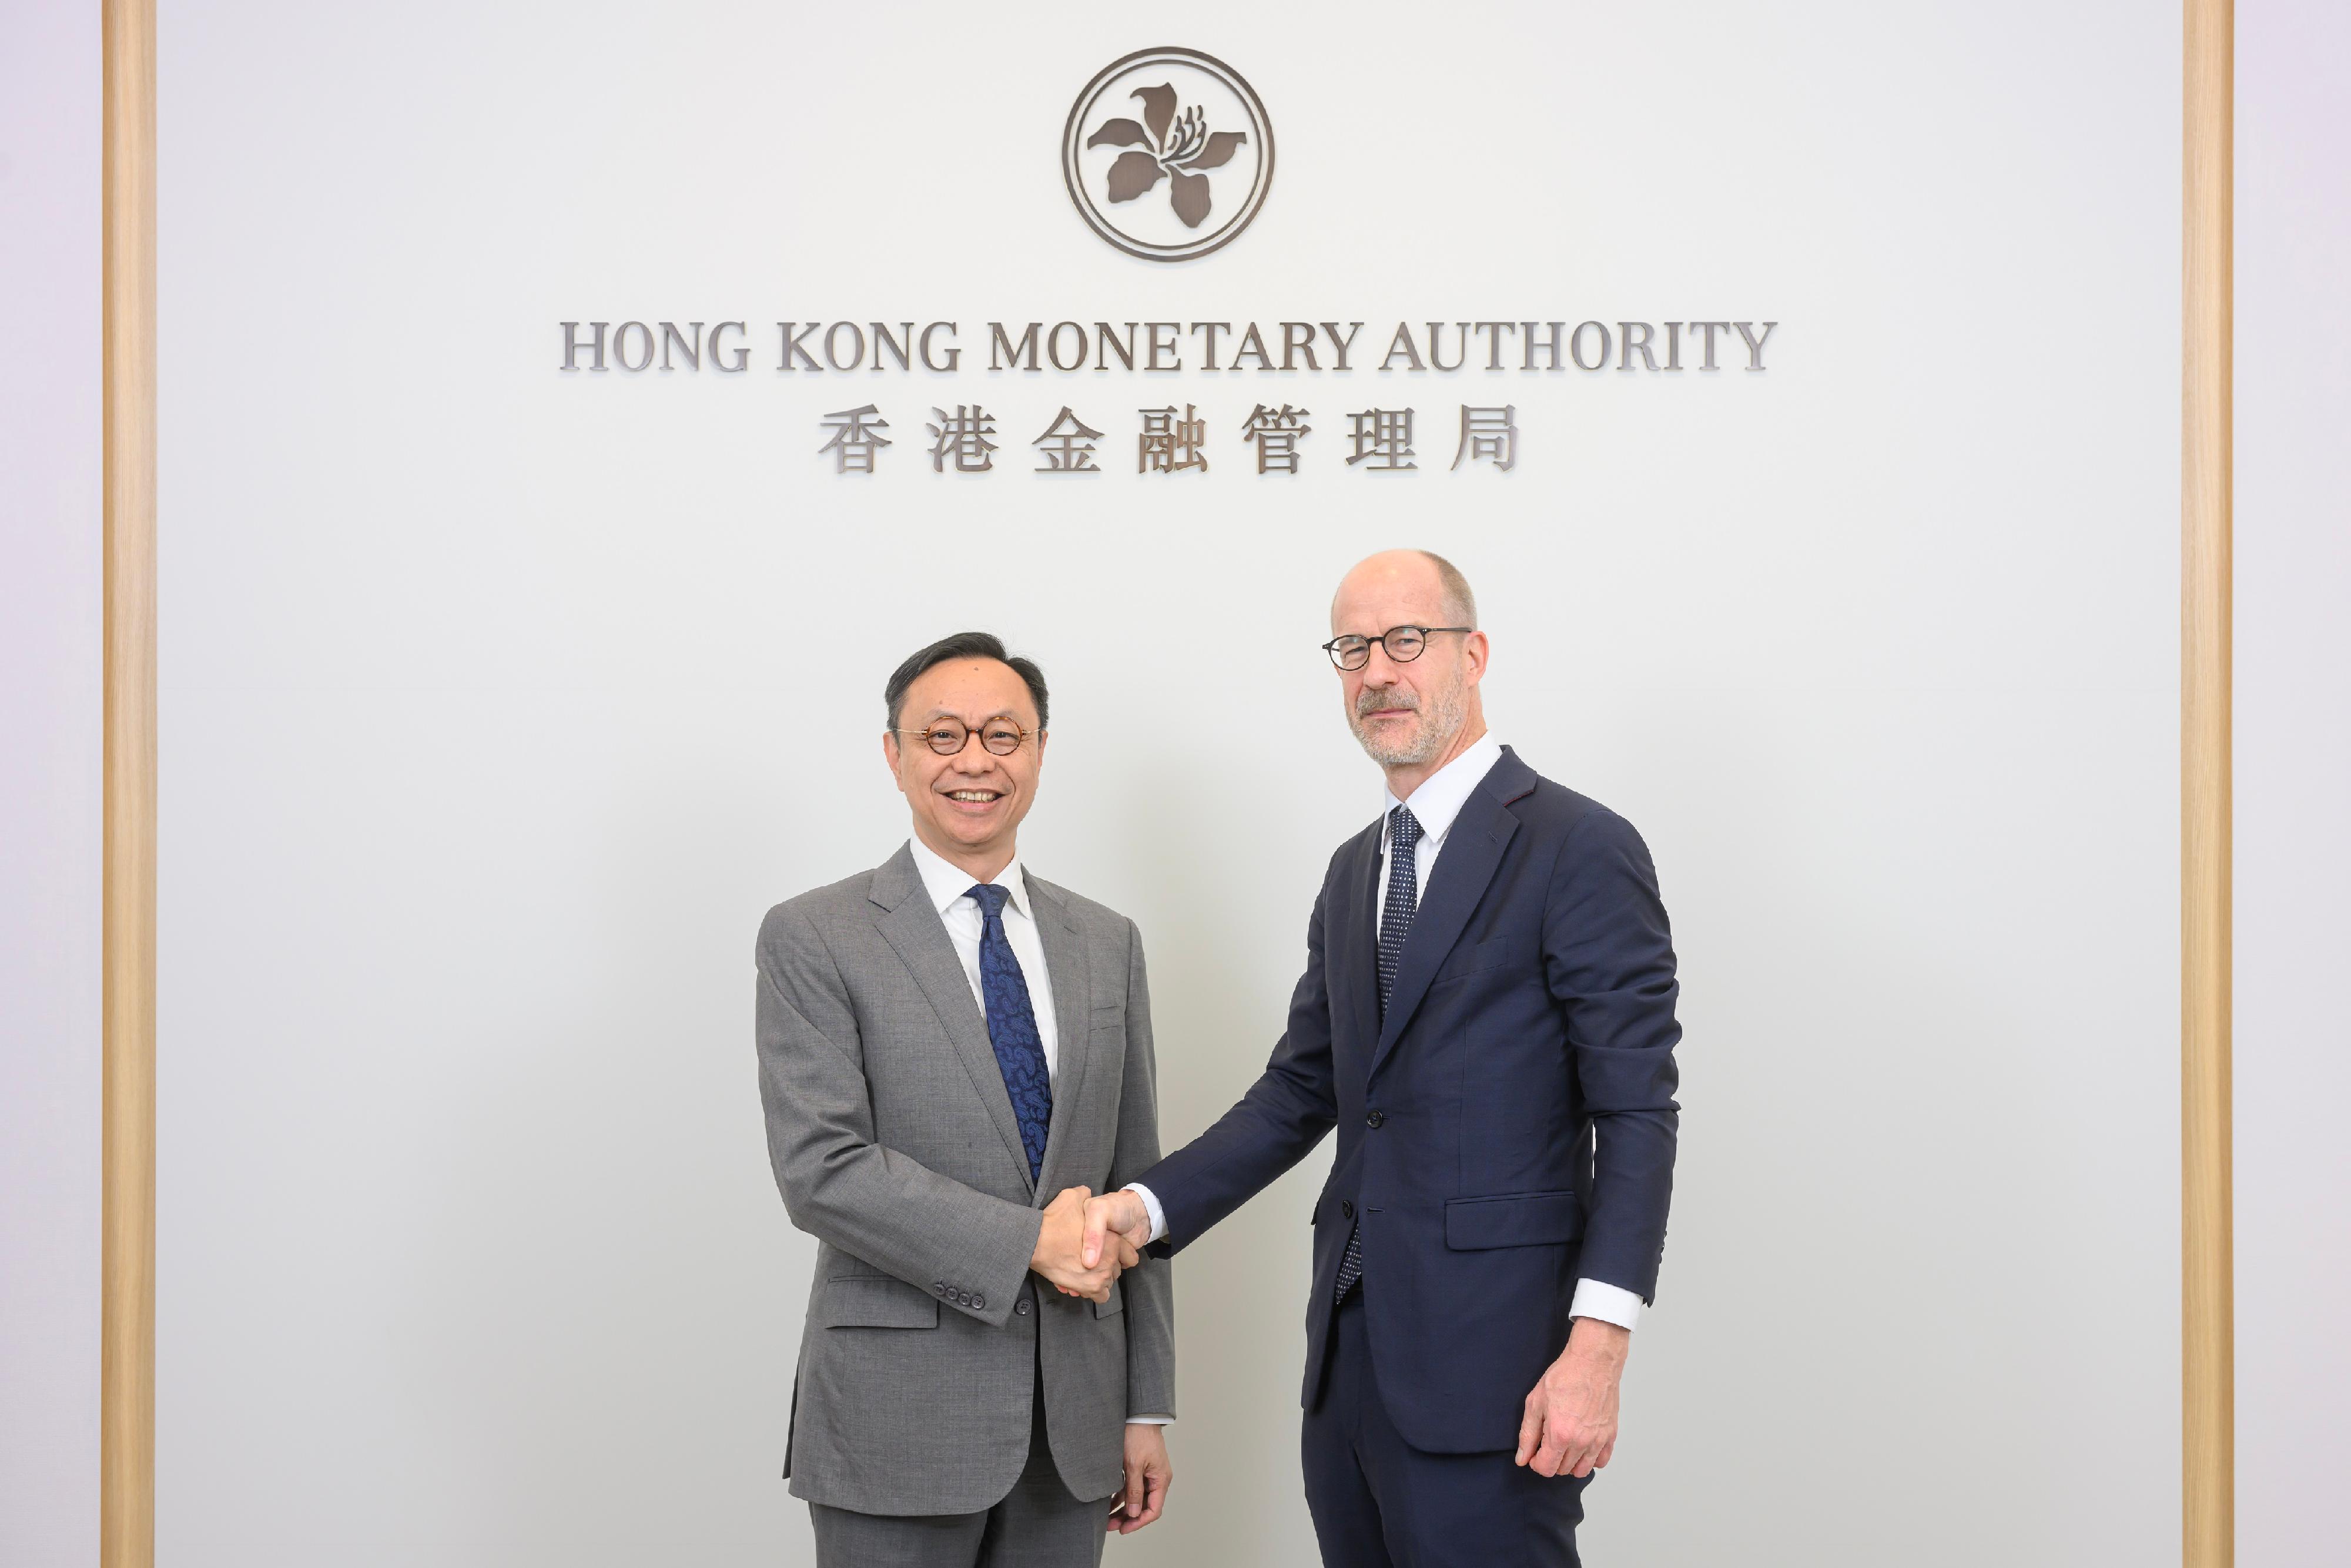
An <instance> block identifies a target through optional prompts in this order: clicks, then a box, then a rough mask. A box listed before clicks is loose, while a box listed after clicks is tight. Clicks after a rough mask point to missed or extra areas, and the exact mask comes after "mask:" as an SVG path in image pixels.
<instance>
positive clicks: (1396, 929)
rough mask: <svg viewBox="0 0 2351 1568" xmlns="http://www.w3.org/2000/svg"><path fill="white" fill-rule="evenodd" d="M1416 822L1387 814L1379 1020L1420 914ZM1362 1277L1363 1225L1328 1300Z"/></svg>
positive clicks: (1341, 1296) (1399, 813)
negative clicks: (1386, 876) (1386, 889)
mask: <svg viewBox="0 0 2351 1568" xmlns="http://www.w3.org/2000/svg"><path fill="white" fill-rule="evenodd" d="M1419 843H1420V820H1419V819H1418V818H1416V817H1415V816H1414V815H1413V814H1412V809H1411V808H1410V807H1408V806H1398V807H1397V808H1396V809H1395V810H1393V811H1391V812H1389V813H1388V896H1387V902H1386V903H1385V904H1383V905H1382V906H1381V909H1380V1017H1381V1019H1383V1020H1384V1019H1386V1018H1387V1016H1388V993H1389V992H1391V991H1393V990H1395V977H1396V966H1397V964H1398V963H1399V962H1400V961H1401V960H1402V959H1403V957H1404V941H1405V937H1407V936H1411V935H1412V917H1413V916H1414V915H1417V914H1419V913H1420V857H1419V855H1418V854H1417V853H1416V850H1417V848H1418V846H1419ZM1363 1277H1364V1232H1363V1221H1361V1220H1357V1221H1356V1222H1355V1224H1354V1225H1353V1227H1352V1228H1349V1230H1348V1231H1347V1249H1346V1250H1345V1251H1344V1252H1343V1253H1341V1254H1340V1255H1339V1283H1338V1289H1337V1291H1336V1292H1335V1293H1334V1295H1333V1297H1332V1300H1334V1301H1345V1300H1346V1299H1347V1292H1348V1291H1352V1290H1353V1289H1354V1288H1355V1281H1358V1280H1360V1279H1362V1278H1363Z"/></svg>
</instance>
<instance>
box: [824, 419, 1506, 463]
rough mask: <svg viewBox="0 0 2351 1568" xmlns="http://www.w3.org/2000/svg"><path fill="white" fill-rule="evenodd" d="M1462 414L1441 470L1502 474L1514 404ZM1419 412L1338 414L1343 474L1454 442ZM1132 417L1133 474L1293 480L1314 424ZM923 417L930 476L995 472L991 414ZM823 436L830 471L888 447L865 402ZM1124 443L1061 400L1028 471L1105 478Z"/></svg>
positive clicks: (1409, 459) (881, 423)
mask: <svg viewBox="0 0 2351 1568" xmlns="http://www.w3.org/2000/svg"><path fill="white" fill-rule="evenodd" d="M1459 408H1460V422H1459V428H1458V439H1456V440H1454V442H1453V459H1452V461H1451V462H1450V463H1449V464H1446V466H1447V468H1448V469H1458V468H1460V467H1462V466H1464V465H1470V466H1479V465H1483V466H1487V467H1490V468H1492V469H1494V470H1496V471H1497V472H1499V473H1505V474H1507V473H1509V472H1510V470H1511V469H1512V468H1514V467H1516V466H1517V465H1518V461H1519V423H1518V412H1519V411H1518V407H1517V405H1516V404H1514V403H1504V404H1502V405H1501V406H1499V407H1479V406H1475V405H1472V404H1469V403H1463V404H1461V405H1459ZM1134 413H1135V424H1134V427H1133V428H1134V437H1133V440H1134V471H1135V472H1136V473H1137V474H1163V475H1175V474H1183V473H1189V472H1197V473H1202V474H1205V473H1207V472H1208V471H1209V470H1210V468H1211V467H1212V466H1214V465H1215V463H1228V464H1231V465H1236V466H1239V467H1240V468H1241V469H1242V471H1244V472H1247V471H1249V469H1250V468H1251V467H1253V468H1254V471H1255V472H1256V473H1259V474H1296V473H1298V472H1299V470H1300V466H1301V463H1302V462H1304V461H1307V457H1306V443H1307V441H1308V440H1309V438H1310V437H1311V436H1312V435H1313V434H1314V426H1313V425H1312V424H1311V423H1309V421H1310V419H1311V415H1312V411H1311V410H1310V409H1303V408H1293V407H1291V406H1290V404H1289V403H1286V402H1285V403H1283V404H1282V405H1281V406H1280V407H1279V408H1268V407H1267V406H1266V405H1265V404H1263V403H1258V404H1256V405H1254V406H1253V407H1251V409H1250V410H1249V417H1248V418H1246V419H1244V420H1242V421H1240V422H1239V423H1238V424H1236V425H1234V426H1232V427H1231V429H1230V430H1229V431H1228V432H1225V431H1220V430H1217V429H1212V427H1211V423H1210V421H1209V419H1208V418H1207V416H1206V415H1204V414H1202V413H1201V412H1200V409H1199V406H1198V405H1197V404H1196V403H1189V402H1187V403H1184V404H1182V405H1181V406H1178V405H1176V404H1174V403H1168V404H1165V405H1164V406H1162V407H1158V408H1139V409H1136V410H1135V411H1134ZM1417 413H1418V411H1417V410H1415V409H1410V408H1366V409H1357V410H1354V411H1353V412H1351V413H1347V414H1346V415H1344V416H1343V417H1344V418H1345V420H1346V422H1347V428H1346V430H1345V431H1344V433H1343V434H1340V435H1339V437H1338V454H1337V460H1338V462H1339V463H1340V465H1343V466H1344V467H1349V468H1354V467H1361V468H1363V469H1364V471H1365V472H1368V473H1373V474H1403V473H1411V472H1415V471H1417V470H1418V469H1419V467H1420V466H1421V456H1422V454H1421V452H1420V450H1419V449H1418V448H1417V447H1416V445H1415V444H1414V443H1415V440H1416V438H1417V439H1421V440H1426V439H1429V437H1430V436H1431V435H1434V436H1435V437H1436V440H1437V442H1438V443H1439V444H1442V443H1443V442H1445V441H1446V440H1447V438H1450V437H1453V436H1454V435H1455V432H1454V431H1452V430H1449V429H1441V430H1438V431H1436V432H1431V431H1429V430H1428V429H1427V427H1426V425H1421V426H1419V428H1418V432H1417V436H1416V423H1415V422H1416V418H1417ZM930 414H931V417H930V420H929V422H928V423H926V424H925V426H924V428H925V430H927V431H928V432H929V433H930V436H931V440H930V444H929V445H928V447H927V448H925V455H927V456H928V458H929V460H930V465H931V468H932V471H933V472H934V473H939V474H987V473H992V472H994V471H995V469H996V468H997V466H998V464H997V455H998V452H1000V451H1001V450H1002V447H1003V443H1001V442H999V441H998V440H996V439H995V437H996V436H997V434H998V428H997V416H996V415H995V413H992V412H991V411H990V410H988V409H987V407H985V406H984V405H982V404H979V403H976V402H975V403H962V402H959V403H956V404H955V405H954V406H953V407H951V408H941V407H933V408H932V409H931V410H930ZM823 429H824V431H825V433H826V439H825V441H824V443H823V444H822V445H820V446H819V447H818V448H817V449H816V450H817V455H819V456H820V457H821V456H827V455H830V456H831V458H832V460H833V472H834V473H836V474H865V475H871V474H872V473H874V472H875V470H876V459H877V456H878V455H879V454H880V453H881V452H882V451H883V449H885V448H887V447H889V446H890V445H892V444H893V442H892V440H891V438H890V437H889V435H888V434H885V433H886V432H887V431H888V430H889V429H890V422H889V420H887V419H886V418H884V417H883V414H882V413H881V411H880V409H879V408H878V407H877V406H876V405H875V404H872V403H870V402H869V403H864V404H862V405H861V406H859V407H856V408H844V409H840V410H837V411H835V412H834V413H828V414H826V415H825V416H824V419H823ZM1126 439H1127V438H1126V437H1123V436H1121V437H1117V438H1113V437H1111V436H1109V435H1107V434H1104V432H1103V431H1102V430H1100V429H1097V428H1095V427H1094V426H1093V425H1092V424H1089V423H1086V421H1085V419H1084V418H1083V417H1082V416H1081V415H1080V414H1079V413H1077V411H1076V410H1074V409H1072V408H1071V407H1070V406H1069V405H1068V404H1066V403H1064V404H1063V405H1062V406H1061V411H1060V412H1059V413H1056V414H1054V415H1053V417H1052V419H1051V420H1050V422H1049V423H1047V424H1046V425H1045V427H1044V429H1043V430H1042V431H1041V432H1040V434H1038V435H1037V436H1036V437H1035V438H1034V439H1032V440H1030V441H1029V443H1028V445H1029V447H1030V448H1031V449H1033V451H1034V454H1035V462H1034V463H1033V464H1032V465H1029V472H1031V473H1036V474H1056V475H1070V474H1104V473H1108V472H1110V471H1111V466H1110V465H1122V464H1123V454H1124V450H1125V441H1126ZM1228 452H1229V455H1227V454H1228ZM1212 454H1214V455H1215V458H1214V462H1212ZM1430 456H1431V457H1432V460H1433V461H1437V462H1442V461H1443V454H1442V451H1441V449H1440V448H1438V447H1433V448H1432V449H1431V453H1430Z"/></svg>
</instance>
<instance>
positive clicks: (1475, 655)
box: [1461, 632, 1493, 686]
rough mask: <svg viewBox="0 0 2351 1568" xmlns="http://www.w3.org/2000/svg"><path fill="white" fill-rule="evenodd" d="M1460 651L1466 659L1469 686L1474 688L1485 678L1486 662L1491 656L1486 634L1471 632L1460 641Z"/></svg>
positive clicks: (1491, 652)
mask: <svg viewBox="0 0 2351 1568" xmlns="http://www.w3.org/2000/svg"><path fill="white" fill-rule="evenodd" d="M1461 651H1462V653H1464V654H1465V655H1466V656H1467V658H1468V665H1469V684H1470V685H1473V686H1474V685H1477V684H1478V683H1479V681H1482V680H1484V679H1485V678H1486V662H1487V661H1488V660H1489V658H1491V657H1492V656H1493V650H1492V649H1491V648H1490V647H1489V646H1488V644H1487V642H1486V633H1484V632H1470V633H1469V635H1468V636H1467V637H1464V638H1462V639H1461Z"/></svg>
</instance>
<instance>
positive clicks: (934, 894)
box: [906, 839, 1036, 920]
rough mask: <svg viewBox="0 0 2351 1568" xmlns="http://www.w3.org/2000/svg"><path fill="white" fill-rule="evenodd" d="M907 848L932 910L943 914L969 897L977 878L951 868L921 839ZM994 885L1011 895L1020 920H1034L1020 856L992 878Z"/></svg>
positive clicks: (908, 843)
mask: <svg viewBox="0 0 2351 1568" xmlns="http://www.w3.org/2000/svg"><path fill="white" fill-rule="evenodd" d="M906 847H907V848H908V849H910V850H912V851H914V869H915V870H916V871H917V872H919V873H922V878H923V891H924V892H925V893H927V894H930V895H931V907H932V908H934V909H935V910H937V911H938V912H939V913H940V914H941V915H945V914H946V912H947V911H948V910H949V909H951V908H953V907H954V906H955V901H956V899H958V898H963V897H967V896H968V895H969V894H970V893H971V890H972V885H973V884H974V883H977V882H978V881H979V879H978V878H977V877H976V876H974V875H972V874H971V873H969V872H967V871H965V870H964V869H962V868H961V867H960V866H956V865H951V864H949V863H948V862H947V861H946V857H945V856H943V855H941V854H940V853H939V852H937V851H936V850H935V849H933V848H931V846H930V845H928V844H926V843H925V842H923V841H922V840H920V839H908V840H907V841H906ZM994 880H995V883H996V885H997V886H998V887H1000V888H1002V889H1004V890H1005V892H1007V893H1008V894H1011V895H1012V897H1011V900H1010V902H1011V904H1012V907H1013V908H1015V909H1017V910H1019V912H1020V914H1021V916H1022V918H1024V919H1029V920H1034V919H1035V918H1036V916H1035V915H1033V914H1031V913H1030V912H1029V883H1028V879H1027V878H1025V877H1023V876H1022V875H1021V874H1020V857H1019V855H1017V854H1016V855H1014V856H1013V857H1012V862H1011V863H1010V864H1009V865H1008V866H1006V867H1005V868H1004V869H1003V870H1002V871H1000V872H998V873H996V876H995V879H994Z"/></svg>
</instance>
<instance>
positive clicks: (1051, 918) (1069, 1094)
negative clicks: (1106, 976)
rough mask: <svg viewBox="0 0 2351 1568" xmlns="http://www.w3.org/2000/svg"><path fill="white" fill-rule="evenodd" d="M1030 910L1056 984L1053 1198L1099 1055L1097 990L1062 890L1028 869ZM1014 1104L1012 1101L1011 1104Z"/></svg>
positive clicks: (1047, 1164)
mask: <svg viewBox="0 0 2351 1568" xmlns="http://www.w3.org/2000/svg"><path fill="white" fill-rule="evenodd" d="M1021 875H1022V878H1023V879H1024V880H1025V881H1026V882H1027V883H1028V884H1029V910H1030V911H1031V912H1032V913H1033V914H1034V915H1036V917H1037V936H1038V937H1039V939H1040V941H1041V942H1042V943H1043V945H1044V948H1045V967H1046V969H1047V970H1048V971H1049V972H1050V976H1051V977H1052V983H1053V1034H1054V1037H1055V1039H1054V1059H1055V1060H1054V1066H1055V1068H1056V1071H1055V1072H1054V1074H1053V1120H1052V1122H1051V1123H1050V1124H1049V1125H1048V1126H1047V1127H1046V1129H1045V1157H1044V1159H1043V1160H1041V1161H1040V1162H1039V1166H1038V1168H1039V1171H1040V1177H1039V1180H1038V1183H1037V1191H1038V1192H1039V1193H1040V1195H1045V1196H1050V1195H1051V1194H1053V1193H1055V1192H1058V1191H1059V1190H1060V1189H1061V1187H1062V1186H1065V1185H1067V1184H1065V1183H1064V1182H1063V1181H1062V1180H1061V1176H1060V1174H1059V1164H1060V1159H1061V1151H1062V1150H1063V1148H1065V1147H1066V1146H1067V1145H1068V1143H1069V1139H1070V1136H1071V1133H1070V1129H1071V1128H1073V1127H1074V1126H1076V1125H1077V1121H1078V1117H1077V1110H1078V1104H1079V1098H1078V1097H1079V1095H1080V1093H1081V1092H1082V1091H1083V1090H1084V1088H1085V1082H1086V1067H1087V1064H1088V1062H1089V1061H1092V1056H1093V1051H1092V1043H1093V986H1092V976H1091V975H1090V974H1089V973H1088V969H1087V964H1086V944H1085V938H1084V937H1083V936H1081V934H1080V932H1079V930H1078V923H1077V921H1076V919H1075V918H1073V917H1072V916H1071V914H1070V906H1069V903H1068V901H1067V900H1066V899H1064V898H1063V897H1062V896H1061V889H1059V888H1057V887H1053V886H1051V885H1050V884H1049V883H1043V882H1040V881H1039V880H1038V879H1037V878H1036V877H1034V876H1031V875H1029V873H1027V872H1026V871H1025V870H1024V871H1023V872H1022V873H1021ZM1010 1103H1011V1102H1010V1101H1009V1100H1007V1102H1006V1104H1007V1105H1009V1104H1010Z"/></svg>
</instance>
